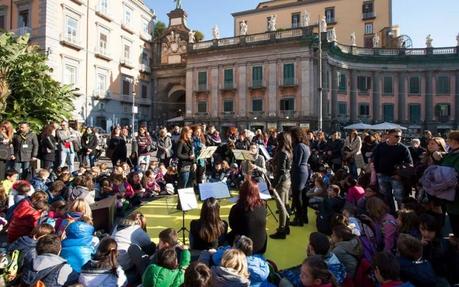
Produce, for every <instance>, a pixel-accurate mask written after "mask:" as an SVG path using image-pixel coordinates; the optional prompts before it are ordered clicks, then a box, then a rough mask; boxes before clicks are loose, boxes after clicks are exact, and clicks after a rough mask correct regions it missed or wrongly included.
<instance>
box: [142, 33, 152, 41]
mask: <svg viewBox="0 0 459 287" xmlns="http://www.w3.org/2000/svg"><path fill="white" fill-rule="evenodd" d="M140 39H142V40H144V41H146V42H151V39H152V37H151V34H149V33H146V32H145V31H142V32H140Z"/></svg>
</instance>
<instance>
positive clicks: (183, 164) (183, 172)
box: [177, 126, 195, 189]
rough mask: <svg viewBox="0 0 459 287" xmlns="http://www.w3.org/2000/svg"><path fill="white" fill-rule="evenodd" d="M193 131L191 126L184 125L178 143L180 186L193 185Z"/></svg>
mask: <svg viewBox="0 0 459 287" xmlns="http://www.w3.org/2000/svg"><path fill="white" fill-rule="evenodd" d="M192 136H193V131H192V130H191V128H190V127H188V126H184V127H183V128H182V132H181V133H180V140H179V142H178V144H177V158H178V160H179V162H178V167H179V181H178V188H179V189H180V188H186V187H190V186H191V179H190V174H191V170H192V168H193V164H194V159H195V156H194V152H193V143H192Z"/></svg>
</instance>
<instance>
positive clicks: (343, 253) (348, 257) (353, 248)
mask: <svg viewBox="0 0 459 287" xmlns="http://www.w3.org/2000/svg"><path fill="white" fill-rule="evenodd" d="M332 252H333V253H334V254H335V255H336V257H338V259H339V261H340V262H341V263H342V264H343V265H344V267H345V268H346V272H347V274H348V275H349V277H351V278H353V277H354V275H355V271H356V270H357V266H358V264H359V261H360V257H361V256H362V246H361V245H360V241H359V239H358V238H357V237H355V238H353V239H351V240H349V241H341V242H338V243H336V244H335V248H334V249H333V250H332Z"/></svg>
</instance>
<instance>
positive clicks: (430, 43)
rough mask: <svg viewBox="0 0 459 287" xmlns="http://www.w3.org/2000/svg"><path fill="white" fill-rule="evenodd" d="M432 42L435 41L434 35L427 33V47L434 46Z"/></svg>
mask: <svg viewBox="0 0 459 287" xmlns="http://www.w3.org/2000/svg"><path fill="white" fill-rule="evenodd" d="M432 42H433V39H432V36H431V35H430V34H429V35H427V37H426V47H427V48H432Z"/></svg>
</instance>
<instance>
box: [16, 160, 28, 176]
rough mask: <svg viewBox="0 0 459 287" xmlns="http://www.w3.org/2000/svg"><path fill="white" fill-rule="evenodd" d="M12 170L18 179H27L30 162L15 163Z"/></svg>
mask: <svg viewBox="0 0 459 287" xmlns="http://www.w3.org/2000/svg"><path fill="white" fill-rule="evenodd" d="M14 169H15V170H16V171H17V172H18V173H19V178H20V179H27V177H28V176H29V173H30V161H20V162H15V163H14Z"/></svg>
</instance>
